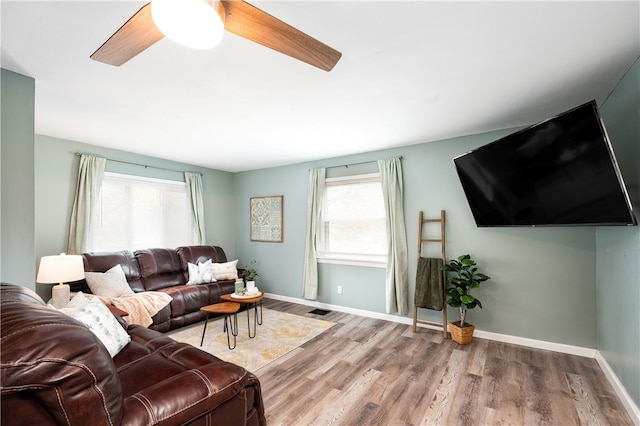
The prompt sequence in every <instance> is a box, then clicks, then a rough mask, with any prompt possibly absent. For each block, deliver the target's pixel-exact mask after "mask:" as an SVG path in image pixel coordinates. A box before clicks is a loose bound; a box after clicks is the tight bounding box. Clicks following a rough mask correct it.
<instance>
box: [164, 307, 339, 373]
mask: <svg viewBox="0 0 640 426" xmlns="http://www.w3.org/2000/svg"><path fill="white" fill-rule="evenodd" d="M250 318H251V328H252V331H253V311H251V317H250ZM223 323H224V321H223V319H222V317H220V318H216V319H215V320H214V319H210V320H209V324H208V325H207V333H206V335H205V336H204V343H203V344H202V346H200V339H201V338H202V329H203V327H204V322H200V323H198V324H194V325H191V326H188V327H183V328H180V329H178V330H174V331H170V332H168V333H167V335H168V336H169V337H171V338H172V339H175V340H177V341H179V342H183V343H189V344H190V345H193V346H195V347H197V348H200V349H202V350H204V351H206V352H209V353H210V354H213V355H215V356H217V357H218V358H220V359H223V360H225V361H229V362H232V363H234V364H238V365H241V366H242V367H244V368H246V369H247V370H249V371H251V372H256V370H258V369H260V368H261V367H264V366H265V365H267V364H268V363H270V362H271V361H273V360H276V359H278V358H280V357H281V356H283V355H284V354H286V353H287V352H290V351H292V350H293V349H295V348H297V347H298V346H300V345H302V344H303V343H304V342H306V341H308V340H311V339H312V338H314V337H315V336H317V335H319V334H320V333H322V332H323V331H325V330H328V329H329V328H331V327H333V326H334V325H335V323H333V322H330V321H324V320H319V319H315V318H307V317H302V316H298V315H293V314H288V313H285V312H280V311H275V310H271V309H263V312H262V325H258V327H257V331H256V337H254V338H253V339H250V338H249V335H248V331H247V313H246V312H238V329H239V330H238V331H239V332H238V337H237V338H236V348H235V349H233V350H230V349H229V347H228V346H227V334H226V333H225V332H224V331H223ZM232 339H233V337H232ZM232 344H233V340H232Z"/></svg>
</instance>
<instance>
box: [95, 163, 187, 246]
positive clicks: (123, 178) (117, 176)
mask: <svg viewBox="0 0 640 426" xmlns="http://www.w3.org/2000/svg"><path fill="white" fill-rule="evenodd" d="M105 178H107V179H110V180H116V181H120V182H124V183H125V184H128V185H127V186H129V187H131V186H134V185H138V186H145V185H146V186H148V187H155V188H161V189H162V190H163V191H167V190H172V189H179V191H176V192H184V194H185V196H186V197H187V198H186V207H187V211H188V212H189V213H188V218H189V220H190V223H189V224H187V225H190V228H191V242H187V241H185V242H184V244H181V245H194V244H196V241H197V234H196V230H195V223H194V218H193V213H192V212H190V210H189V209H190V205H189V203H190V201H189V197H190V195H189V191H188V188H187V183H186V181H178V180H170V179H161V178H153V177H147V176H138V175H133V174H128V173H119V172H106V171H105V172H104V174H103V182H104V179H105ZM130 197H131V194H130V193H129V191H127V201H126V205H124V206H123V207H124V208H125V210H126V211H127V218H126V220H127V221H128V222H127V223H126V224H125V225H126V228H127V231H126V234H127V240H126V241H125V247H122V248H120V249H119V250H130V251H133V250H139V249H144V248H148V247H138V248H133V247H126V246H130V245H131V243H132V241H131V240H130V239H129V238H131V235H130V227H131V226H132V223H131V219H132V217H131V209H132V204H131V199H130ZM101 198H102V187H101V189H100V195H99V199H98V200H97V201H96V203H97V204H96V212H94V213H93V217H92V226H91V229H90V230H89V250H90V251H105V250H106V251H113V250H110V249H107V248H103V247H96V244H95V242H94V226H95V223H93V220H94V219H95V218H96V215H97V214H98V213H97V210H99V209H100V207H99V206H98V204H99V203H100V200H101ZM163 201H164V199H163ZM162 220H163V222H164V217H163V218H162ZM187 227H188V226H185V228H187ZM167 244H168V243H165V242H164V240H163V243H162V245H167Z"/></svg>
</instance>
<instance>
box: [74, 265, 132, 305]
mask: <svg viewBox="0 0 640 426" xmlns="http://www.w3.org/2000/svg"><path fill="white" fill-rule="evenodd" d="M84 276H85V280H86V281H87V285H88V286H89V288H90V289H91V292H92V293H93V294H95V295H97V296H100V297H102V298H104V299H106V300H107V301H111V299H113V298H114V297H118V296H122V295H123V294H133V290H131V287H129V283H128V282H127V278H126V277H125V275H124V271H123V270H122V266H120V264H117V265H116V266H114V267H113V268H111V269H109V270H108V271H107V272H104V273H103V272H85V273H84Z"/></svg>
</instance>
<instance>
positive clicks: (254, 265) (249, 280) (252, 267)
mask: <svg viewBox="0 0 640 426" xmlns="http://www.w3.org/2000/svg"><path fill="white" fill-rule="evenodd" d="M257 276H258V262H256V261H255V260H252V261H251V262H249V265H248V266H245V267H244V281H245V283H246V286H247V289H252V288H255V287H256V277H257Z"/></svg>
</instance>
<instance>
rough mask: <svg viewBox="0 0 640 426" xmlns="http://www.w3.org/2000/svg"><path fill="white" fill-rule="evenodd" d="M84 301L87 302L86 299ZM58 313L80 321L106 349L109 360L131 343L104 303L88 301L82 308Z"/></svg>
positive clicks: (67, 309) (65, 309)
mask: <svg viewBox="0 0 640 426" xmlns="http://www.w3.org/2000/svg"><path fill="white" fill-rule="evenodd" d="M80 294H81V293H80ZM76 297H77V296H76ZM74 299H75V297H74ZM84 299H85V300H87V299H86V298H84ZM59 311H61V312H64V313H65V314H67V315H69V316H70V317H71V318H74V319H76V320H78V321H80V322H81V323H83V324H84V325H85V326H86V327H87V328H88V329H89V330H91V331H92V332H93V334H95V335H96V337H98V339H100V341H101V342H102V344H103V345H104V346H105V347H106V348H107V350H108V351H109V355H111V358H113V357H114V356H116V355H117V354H118V353H119V352H120V351H121V350H122V349H123V348H124V347H125V346H127V344H128V343H129V342H130V341H131V337H130V336H129V334H128V333H127V332H126V331H125V330H124V328H122V326H121V325H120V323H119V322H118V320H117V319H116V317H114V316H113V314H112V313H111V311H110V310H109V308H107V307H106V306H105V305H104V303H101V302H98V301H95V300H94V301H88V303H86V304H85V305H84V306H83V307H82V308H79V309H78V308H62V309H59Z"/></svg>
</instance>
